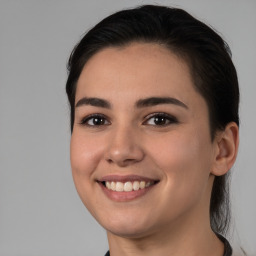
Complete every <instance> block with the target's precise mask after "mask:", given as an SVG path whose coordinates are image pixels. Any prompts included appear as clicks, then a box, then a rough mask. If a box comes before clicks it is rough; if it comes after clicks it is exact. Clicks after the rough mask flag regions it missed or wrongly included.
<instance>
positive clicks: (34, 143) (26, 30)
mask: <svg viewBox="0 0 256 256" xmlns="http://www.w3.org/2000/svg"><path fill="white" fill-rule="evenodd" d="M147 3H156V4H164V5H169V6H176V7H181V8H184V9H185V10H187V11H189V12H190V13H191V14H193V15H194V16H196V17H197V18H199V19H200V20H202V21H204V22H206V23H207V24H210V25H211V26H213V27H214V28H215V29H216V30H217V31H219V33H220V34H221V35H222V36H223V37H224V39H225V40H226V41H227V42H228V44H229V45H230V47H231V50H232V52H233V61H234V63H235V66H236V68H237V71H238V76H239V82H240V88H241V105H240V115H241V129H240V136H241V142H240V150H239V156H238V159H237V162H236V165H235V167H234V168H233V170H232V172H233V178H232V193H231V195H232V204H233V206H232V208H233V217H234V218H233V224H232V230H231V234H230V240H231V241H232V244H233V246H234V247H236V246H237V245H238V244H239V245H242V246H243V248H245V249H246V250H247V252H248V254H249V255H256V220H255V219H256V218H255V217H256V199H255V198H256V186H255V180H256V170H255V162H254V161H255V159H256V153H255V151H256V150H255V145H256V136H255V133H256V132H255V131H256V117H255V109H256V103H255V96H256V86H255V81H256V49H255V48H256V15H255V13H256V1H255V0H251V1H250V0H240V1H238V0H229V1H228V0H214V1H213V0H180V1H178V0H170V1H160V0H159V1H139V0H130V1H122V0H94V1H91V0H89V1H88V0H87V1H86V0H83V1H82V0H72V1H71V0H69V1H68V0H41V1H39V0H16V1H14V0H0V256H41V255H42V256H70V255H72V256H82V255H83V256H85V255H90V256H96V255H104V253H105V252H106V250H107V248H108V245H107V240H106V234H105V231H104V230H103V229H102V228H101V227H100V226H99V225H98V224H97V223H96V221H95V220H94V219H93V218H92V217H91V216H90V215H89V213H88V212H87V210H86V208H85V207H84V206H83V204H82V203H81V202H80V199H79V197H78V195H77V193H76V190H75V187H74V185H73V180H72V175H71V171H70V162H69V140H70V131H69V107H68V104H67V99H66V95H65V82H66V78H67V71H66V63H67V60H68V56H69V54H70V52H71V50H72V48H73V46H74V45H75V44H76V43H77V41H78V40H79V39H80V38H81V36H82V35H83V34H84V33H85V32H86V31H87V30H88V29H89V28H90V27H92V26H93V25H94V24H96V23H97V22H98V21H100V20H101V19H102V18H104V17H105V16H107V15H109V14H111V13H113V12H115V11H117V10H121V9H124V8H126V7H134V6H137V5H141V4H147Z"/></svg>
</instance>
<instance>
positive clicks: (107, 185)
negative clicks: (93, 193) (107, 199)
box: [106, 181, 111, 189]
mask: <svg viewBox="0 0 256 256" xmlns="http://www.w3.org/2000/svg"><path fill="white" fill-rule="evenodd" d="M106 187H107V188H108V189H111V183H110V182H109V181H107V182H106Z"/></svg>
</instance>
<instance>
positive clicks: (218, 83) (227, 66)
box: [66, 5, 239, 234]
mask: <svg viewBox="0 0 256 256" xmlns="http://www.w3.org/2000/svg"><path fill="white" fill-rule="evenodd" d="M132 42H145V43H147V42H150V43H157V44H160V45H162V46H163V47H166V48H168V49H170V51H171V52H173V53H174V54H176V55H178V56H179V57H181V58H182V59H184V60H185V61H186V63H187V64H188V65H189V67H190V71H191V76H192V79H193V82H194V86H195V89H196V90H197V91H198V92H199V93H200V94H201V95H202V96H203V97H204V99H205V101H206V102H207V105H208V109H209V123H210V129H211V137H212V139H213V138H214V136H215V133H216V131H218V130H222V129H224V128H225V127H226V125H227V124H228V123H229V122H232V121H233V122H236V123H237V124H238V125H239V116H238V105H239V88H238V79H237V74H236V70H235V67H234V65H233V62H232V60H231V51H230V49H229V47H228V45H227V44H226V43H225V41H224V40H223V39H222V38H221V37H220V36H219V35H218V34H217V33H216V32H215V31H214V30H213V29H212V28H210V27H209V26H207V25H206V24H204V23H203V22H201V21H199V20H197V19H195V18H194V17H192V16H191V15H190V14H188V13H187V12H186V11H184V10H182V9H177V8H170V7H165V6H154V5H145V6H141V7H138V8H134V9H129V10H123V11H119V12H117V13H114V14H112V15H110V16H109V17H107V18H105V19H103V20H102V21H101V22H100V23H98V24H97V25H96V26H95V27H93V28H92V29H91V30H90V31H89V32H88V33H86V34H85V36H84V37H83V38H82V40H81V41H80V42H79V43H78V44H77V45H76V46H75V48H74V50H73V52H72V54H71V56H70V59H69V62H68V71H69V75H68V79H67V84H66V92H67V95H68V99H69V102H70V107H71V120H70V121H71V132H72V129H73V124H74V107H75V106H74V104H75V93H76V84H77V80H78V78H79V76H80V74H81V71H82V69H83V67H84V65H85V64H86V62H87V61H88V60H89V59H90V58H91V57H92V56H93V55H94V54H96V53H97V52H99V51H100V50H102V49H104V48H106V47H118V46H127V45H128V44H130V43H132ZM228 183H229V182H228V176H227V174H226V175H224V176H217V177H215V180H214V184H213V188H212V195H211V204H210V220H211V227H212V229H213V230H214V231H215V232H217V233H222V234H223V233H225V231H227V229H228V225H229V221H230V206H229V184H228Z"/></svg>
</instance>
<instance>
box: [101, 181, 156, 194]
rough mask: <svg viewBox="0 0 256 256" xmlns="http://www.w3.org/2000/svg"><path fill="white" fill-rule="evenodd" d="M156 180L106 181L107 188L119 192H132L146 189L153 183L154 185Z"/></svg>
mask: <svg viewBox="0 0 256 256" xmlns="http://www.w3.org/2000/svg"><path fill="white" fill-rule="evenodd" d="M153 184H154V182H150V181H148V182H146V181H127V182H125V183H123V182H120V181H117V182H115V181H106V182H105V185H106V188H108V189H110V190H113V191H117V192H123V191H125V192H130V191H133V190H134V191H137V190H139V189H144V188H147V187H149V186H151V185H153Z"/></svg>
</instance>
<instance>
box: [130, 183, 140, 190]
mask: <svg viewBox="0 0 256 256" xmlns="http://www.w3.org/2000/svg"><path fill="white" fill-rule="evenodd" d="M132 188H133V190H135V191H136V190H139V189H140V183H139V182H138V181H134V182H133V184H132Z"/></svg>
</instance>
